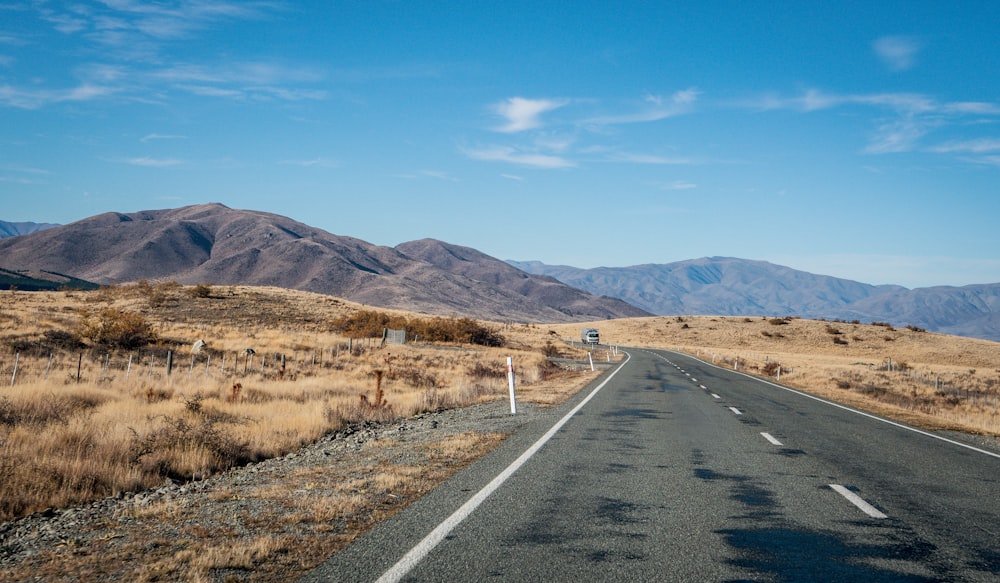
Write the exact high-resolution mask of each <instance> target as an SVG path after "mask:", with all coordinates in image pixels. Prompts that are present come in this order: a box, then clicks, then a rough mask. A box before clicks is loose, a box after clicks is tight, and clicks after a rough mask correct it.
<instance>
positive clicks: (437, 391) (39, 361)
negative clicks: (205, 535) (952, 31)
mask: <svg viewBox="0 0 1000 583" xmlns="http://www.w3.org/2000/svg"><path fill="white" fill-rule="evenodd" d="M374 313H375V312H373V311H369V310H368V309H367V308H365V307H364V306H359V305H353V304H350V303H348V302H345V301H342V300H339V299H336V298H332V297H328V296H321V295H316V294H309V293H304V292H294V291H288V290H283V289H277V288H251V287H221V286H220V287H211V286H180V285H177V284H170V283H166V284H156V285H152V284H148V283H145V282H141V283H139V284H134V285H127V286H121V287H114V288H106V289H101V290H97V291H93V292H66V291H61V292H18V291H7V292H3V293H2V294H0V347H2V348H0V475H3V476H4V480H3V481H2V482H0V520H10V519H13V518H16V517H19V516H24V515H26V514H30V513H32V512H37V511H39V510H43V509H45V508H50V507H56V508H58V507H66V506H72V505H76V504H81V503H84V502H87V501H89V500H93V499H95V498H100V497H104V496H111V495H116V494H119V493H122V492H134V491H141V490H143V489H146V488H151V487H155V486H158V485H160V484H162V483H164V481H168V480H172V481H175V482H178V481H181V482H183V481H188V480H196V479H201V478H204V477H206V476H208V475H211V474H213V473H216V472H219V471H223V470H225V469H227V468H229V467H232V466H238V465H243V464H246V463H249V462H255V461H259V460H262V459H266V458H271V457H276V456H280V455H283V454H285V453H288V452H290V451H293V450H295V449H297V448H299V447H301V446H302V445H303V444H306V443H311V442H314V441H315V440H317V439H318V438H320V437H321V436H323V435H325V434H328V433H330V432H331V431H336V430H337V429H339V428H342V427H344V426H345V425H346V424H349V423H354V422H359V421H365V420H376V421H382V420H389V419H394V418H402V417H408V416H412V415H415V414H417V413H420V412H424V411H435V410H442V409H447V408H453V407H460V406H463V405H467V404H472V403H476V402H481V401H483V400H490V399H496V398H503V397H505V396H506V393H507V381H506V357H507V356H511V357H513V358H514V362H515V369H516V373H517V384H518V394H519V398H520V399H522V400H529V401H534V402H536V403H541V404H551V403H556V402H559V401H561V400H562V399H564V398H565V397H566V396H567V395H569V394H571V393H572V392H574V391H576V390H578V389H579V388H580V387H581V386H583V384H585V382H586V381H588V380H589V379H590V378H592V377H593V375H592V374H581V373H570V372H566V371H562V370H560V369H558V368H556V367H554V366H553V365H551V364H550V363H548V361H547V360H546V356H553V355H556V354H559V355H562V356H575V357H580V358H582V357H583V355H584V354H585V353H584V352H582V351H580V350H579V349H573V348H571V347H569V346H567V344H566V343H564V342H563V340H568V339H575V338H576V337H577V334H578V333H579V329H580V327H581V325H579V324H558V325H524V324H498V323H484V324H482V326H483V327H484V329H485V330H487V331H488V332H489V333H490V334H496V335H500V336H502V337H503V339H504V342H505V346H504V347H502V348H497V347H485V346H478V345H472V344H469V343H467V342H466V343H463V342H419V341H418V342H417V343H416V344H407V345H387V346H381V338H369V337H361V336H358V337H355V338H351V335H350V334H348V333H345V332H343V331H339V330H338V329H337V326H336V325H335V324H336V323H337V322H341V323H343V322H344V321H346V320H348V319H350V318H351V317H352V316H357V315H358V314H362V315H365V314H367V315H368V316H371V315H372V314H374ZM378 313H380V314H383V315H389V316H391V317H393V318H404V319H405V318H411V323H412V322H414V321H415V320H413V319H414V318H417V316H415V315H413V314H405V313H402V312H389V311H379V312H378ZM439 320H444V319H439ZM456 321H457V320H456ZM589 325H593V326H595V327H598V328H599V329H600V330H601V334H602V339H603V341H604V342H605V343H612V344H620V345H628V346H647V347H656V348H669V349H676V350H681V351H684V352H687V353H689V354H692V355H696V356H699V357H701V358H703V359H705V360H708V361H714V362H716V363H718V364H721V365H724V366H734V365H735V366H737V367H738V368H739V369H740V370H742V371H746V372H750V373H753V374H759V375H763V376H770V377H776V376H777V374H778V372H779V370H780V374H781V377H780V381H781V382H782V383H783V384H786V385H789V386H792V387H796V388H799V389H802V390H804V391H808V392H811V393H815V394H817V395H821V396H824V397H828V398H830V399H833V400H836V401H839V402H842V403H845V404H848V405H852V406H856V407H860V408H863V409H867V410H870V411H873V412H876V413H879V414H883V415H886V416H889V417H893V418H896V419H900V420H902V421H905V422H908V423H912V424H915V425H918V426H922V427H927V428H933V429H954V430H960V431H966V432H970V433H980V434H991V435H1000V411H998V409H1000V345H998V344H997V343H993V342H986V341H979V340H972V339H963V338H957V337H950V336H943V335H938V334H932V333H928V332H924V331H920V330H915V329H894V328H892V327H890V326H888V325H863V324H859V323H844V322H816V321H806V320H799V319H792V318H782V319H775V318H742V317H684V318H679V317H661V318H639V319H623V320H609V321H602V322H596V323H593V324H589ZM198 339H204V340H205V341H206V342H207V348H206V349H205V350H204V351H202V352H201V353H198V354H194V353H193V349H192V344H193V343H194V342H195V341H196V340H198ZM246 348H253V349H254V354H252V355H245V354H243V350H244V349H246ZM574 351H576V352H575V353H574ZM168 357H172V368H171V370H170V373H169V374H168V373H167V361H168ZM598 358H599V359H604V358H605V356H603V355H602V356H599V357H598Z"/></svg>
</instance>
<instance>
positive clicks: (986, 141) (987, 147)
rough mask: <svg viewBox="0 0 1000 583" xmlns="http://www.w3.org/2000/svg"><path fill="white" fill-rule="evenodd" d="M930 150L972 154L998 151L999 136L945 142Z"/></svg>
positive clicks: (999, 144)
mask: <svg viewBox="0 0 1000 583" xmlns="http://www.w3.org/2000/svg"><path fill="white" fill-rule="evenodd" d="M932 150H933V151H935V152H943V153H950V152H968V153H973V154H984V153H988V152H1000V138H979V139H975V140H959V141H951V142H945V143H944V144H941V145H940V146H937V147H935V148H932Z"/></svg>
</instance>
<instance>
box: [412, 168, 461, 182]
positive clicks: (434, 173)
mask: <svg viewBox="0 0 1000 583" xmlns="http://www.w3.org/2000/svg"><path fill="white" fill-rule="evenodd" d="M417 174H419V175H420V176H426V177H427V178H433V179H435V180H443V181H445V182H461V181H460V180H459V179H458V178H455V177H454V176H452V175H450V174H448V173H447V172H442V171H440V170H420V171H419V172H417Z"/></svg>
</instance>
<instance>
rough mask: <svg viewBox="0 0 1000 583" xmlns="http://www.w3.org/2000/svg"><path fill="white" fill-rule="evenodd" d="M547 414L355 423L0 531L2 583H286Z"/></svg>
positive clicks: (469, 411)
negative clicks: (188, 479)
mask: <svg viewBox="0 0 1000 583" xmlns="http://www.w3.org/2000/svg"><path fill="white" fill-rule="evenodd" d="M549 410H550V409H546V408H543V407H539V406H537V405H533V404H530V403H524V404H519V405H518V414H517V415H516V416H512V415H511V414H510V409H509V404H508V403H507V402H506V401H504V400H496V401H493V402H489V403H484V404H479V405H474V406H471V407H466V408H463V409H455V410H448V411H442V412H437V413H428V414H423V415H419V416H417V417H414V418H410V419H405V420H402V421H399V422H396V423H392V424H388V425H376V424H371V423H368V424H362V425H356V426H352V427H349V428H346V429H344V430H342V431H340V432H338V433H336V434H331V435H328V436H326V437H324V438H322V439H321V440H319V441H318V442H316V443H313V444H310V445H308V446H305V447H303V448H301V449H300V450H298V451H295V452H293V453H291V454H288V455H286V456H283V457H280V458H274V459H269V460H266V461H263V462H260V463H256V464H251V465H248V466H245V467H241V468H235V469H232V470H230V471H228V472H225V473H223V474H219V475H217V476H214V477H212V478H210V479H207V480H204V481H198V482H193V483H188V484H166V485H164V486H163V487H161V488H159V489H156V490H149V491H145V492H141V493H138V494H128V495H125V496H122V497H119V498H107V499H104V500H100V501H97V502H94V503H93V504H91V505H88V506H85V507H80V508H71V509H65V510H49V511H46V512H42V513H38V514H35V515H32V516H28V517H25V518H23V519H20V520H16V521H12V522H8V523H2V524H0V580H3V581H81V580H129V581H177V580H186V581H227V582H228V581H274V580H294V579H296V578H298V577H300V576H302V575H304V574H305V573H307V572H308V571H309V570H311V569H312V568H314V567H315V566H316V565H318V564H319V563H321V562H322V561H323V560H324V559H326V558H327V557H328V556H329V555H330V554H332V553H335V552H337V551H338V550H340V549H343V548H345V547H346V546H348V545H349V544H350V543H351V541H353V540H354V539H355V538H356V537H357V536H359V535H360V534H362V533H364V532H366V531H367V530H369V529H370V528H371V527H372V526H374V525H375V524H376V523H378V522H380V521H382V520H384V519H385V518H387V517H389V516H391V515H393V514H395V513H396V512H398V511H399V510H401V509H402V508H404V507H406V506H407V505H408V504H409V503H410V502H412V501H413V500H415V499H417V498H418V497H420V496H421V495H422V494H424V493H426V492H427V491H429V490H430V489H432V488H433V487H434V486H435V485H437V484H439V483H440V482H442V481H443V480H445V479H447V478H448V477H450V476H451V475H453V474H454V473H455V472H457V471H459V470H460V469H462V468H464V467H465V466H467V465H468V464H469V463H471V462H472V461H474V460H475V459H477V458H479V457H481V456H482V455H484V454H485V453H487V452H489V451H490V450H492V449H493V448H495V447H496V445H498V444H499V443H500V442H501V441H502V440H503V439H504V438H505V437H506V436H507V435H509V434H510V433H511V432H513V431H515V430H516V429H517V428H518V427H520V426H521V425H523V424H526V423H529V422H531V421H533V420H534V419H537V418H538V417H539V416H541V415H544V414H545V412H546V411H549Z"/></svg>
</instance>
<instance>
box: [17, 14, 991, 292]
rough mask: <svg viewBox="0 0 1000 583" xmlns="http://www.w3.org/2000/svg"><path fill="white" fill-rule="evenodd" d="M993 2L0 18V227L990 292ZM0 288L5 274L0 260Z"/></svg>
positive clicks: (63, 15)
mask: <svg viewBox="0 0 1000 583" xmlns="http://www.w3.org/2000/svg"><path fill="white" fill-rule="evenodd" d="M998 23H1000V2H995V1H982V2H980V1H961V2H951V3H945V2H920V1H907V2H867V1H866V2H712V1H699V2H648V3H647V2H583V1H578V2H536V1H532V2H519V1H505V2H475V1H463V2H443V1H436V2H401V1H400V2H380V1H377V0H368V1H359V2H342V1H329V2H327V1H324V2H305V1H300V2H291V1H287V2H282V1H280V0H276V1H261V2H253V1H248V2H237V1H235V0H204V1H201V0H164V1H158V2H138V1H132V0H105V1H103V2H93V1H84V0H77V1H72V2H56V1H51V2H47V1H27V2H4V3H3V4H0V128H2V129H0V201H2V202H0V219H2V220H7V221H35V222H56V223H69V222H72V221H75V220H79V219H82V218H85V217H88V216H91V215H94V214H98V213H102V212H107V211H118V212H134V211H138V210H145V209H160V208H174V207H179V206H185V205H189V204H198V203H205V202H221V203H223V204H226V205H228V206H230V207H233V208H241V209H252V210H261V211H267V212H274V213H278V214H281V215H285V216H288V217H291V218H293V219H296V220H299V221H302V222H304V223H307V224H309V225H312V226H315V227H318V228H322V229H325V230H328V231H330V232H332V233H335V234H338V235H349V236H352V237H358V238H360V239H364V240H366V241H369V242H372V243H376V244H380V245H396V244H398V243H401V242H404V241H409V240H413V239H419V238H424V237H431V238H435V239H441V240H444V241H447V242H450V243H455V244H459V245H466V246H470V247H474V248H476V249H479V250H481V251H483V252H485V253H488V254H490V255H493V256H495V257H498V258H501V259H518V260H532V259H534V260H540V261H543V262H545V263H550V264H567V265H574V266H577V267H596V266H602V265H603V266H626V265H635V264H642V263H667V262H671V261H678V260H684V259H692V258H697V257H703V256H713V255H721V256H733V257H742V258H748V259H762V260H766V261H771V262H774V263H779V264H783V265H788V266H791V267H795V268H798V269H804V270H807V271H811V272H814V273H821V274H826V275H834V276H838V277H846V278H850V279H855V280H859V281H863V282H866V283H874V284H882V283H894V284H901V285H905V286H907V287H922V286H930V285H966V284H973V283H994V282H1000V228H998V224H997V223H998V219H1000V72H998V70H997V67H996V57H997V55H1000V40H998V39H1000V24H998ZM0 262H2V259H0Z"/></svg>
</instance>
